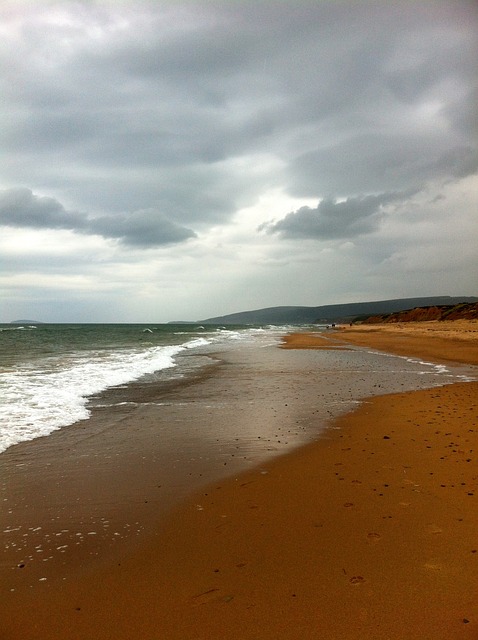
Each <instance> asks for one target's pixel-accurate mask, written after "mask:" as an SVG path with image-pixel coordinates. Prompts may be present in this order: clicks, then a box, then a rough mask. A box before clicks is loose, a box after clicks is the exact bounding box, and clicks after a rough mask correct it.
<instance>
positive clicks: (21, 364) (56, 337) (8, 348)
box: [0, 324, 286, 452]
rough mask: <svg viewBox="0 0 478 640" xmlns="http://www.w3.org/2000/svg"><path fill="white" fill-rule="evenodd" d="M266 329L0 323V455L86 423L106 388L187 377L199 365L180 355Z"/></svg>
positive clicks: (250, 337) (248, 337)
mask: <svg viewBox="0 0 478 640" xmlns="http://www.w3.org/2000/svg"><path fill="white" fill-rule="evenodd" d="M284 329H286V327H284V328H283V330H284ZM265 331H266V329H265V328H262V327H244V326H237V327H236V326H228V327H227V328H226V327H222V326H214V325H205V326H203V325H199V324H191V325H189V324H149V325H142V324H36V325H29V324H25V325H12V324H8V325H7V324H2V325H0V393H1V398H0V452H2V451H5V450H6V449H7V448H8V447H10V446H12V445H14V444H17V443H19V442H23V441H26V440H33V439H34V438H37V437H39V436H46V435H49V434H50V433H52V432H53V431H56V430H57V429H61V428H62V427H65V426H68V425H71V424H74V423H76V422H78V421H81V420H86V419H87V418H88V417H89V416H90V413H91V406H90V405H91V404H92V399H93V398H94V397H97V396H98V394H101V392H104V391H105V390H107V389H110V388H118V389H121V388H124V386H125V385H127V384H128V383H131V382H134V381H137V380H140V379H141V380H142V381H143V382H148V377H149V380H150V381H153V379H154V380H155V379H156V378H157V376H158V374H159V373H161V374H162V376H163V378H165V379H167V378H173V377H175V378H178V377H186V376H188V375H191V369H192V368H197V367H198V366H201V365H200V364H198V359H196V360H194V361H193V360H192V359H187V361H186V360H185V359H184V358H183V359H181V358H180V356H181V354H183V353H188V354H189V355H193V354H197V355H198V356H200V355H201V354H202V353H204V352H205V350H206V349H207V348H209V349H211V348H215V349H221V348H225V347H226V346H227V344H228V343H229V344H231V343H237V342H240V341H249V342H250V341H251V340H254V338H255V337H257V336H258V335H263V334H264V332H265ZM277 331H279V328H277V329H275V332H277ZM269 333H270V335H271V336H272V335H273V333H274V331H273V330H271V329H269ZM201 362H202V363H203V364H204V363H205V360H204V358H203V359H202V360H201ZM117 403H121V397H119V398H118V399H117Z"/></svg>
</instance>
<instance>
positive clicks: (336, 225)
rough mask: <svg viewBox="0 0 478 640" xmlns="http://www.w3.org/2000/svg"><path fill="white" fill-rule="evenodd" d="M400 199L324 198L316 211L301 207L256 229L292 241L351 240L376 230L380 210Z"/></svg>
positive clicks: (391, 196)
mask: <svg viewBox="0 0 478 640" xmlns="http://www.w3.org/2000/svg"><path fill="white" fill-rule="evenodd" d="M407 195H410V194H407ZM403 197H404V194H397V193H388V194H381V195H378V196H364V197H359V198H348V199H347V200H344V201H342V202H336V201H334V200H330V199H325V200H322V202H320V203H319V205H318V206H317V208H316V209H311V208H310V207H301V208H300V209H299V210H298V211H293V212H291V213H288V214H287V215H286V216H285V218H283V219H282V220H279V221H278V222H271V223H266V224H264V225H261V226H260V227H259V230H260V231H267V233H278V234H280V235H281V236H282V237H284V238H291V239H320V240H331V239H344V240H345V239H348V238H354V237H356V236H360V235H364V234H367V233H371V232H372V231H375V230H376V229H377V228H378V227H379V225H380V221H381V219H382V215H383V208H384V207H385V206H386V205H388V204H390V203H393V202H396V201H399V200H402V199H403Z"/></svg>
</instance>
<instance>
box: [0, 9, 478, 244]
mask: <svg viewBox="0 0 478 640" xmlns="http://www.w3.org/2000/svg"><path fill="white" fill-rule="evenodd" d="M19 6H21V3H19ZM51 6H53V7H54V8H55V10H57V12H58V13H59V14H60V17H61V13H62V11H63V12H64V14H65V16H66V18H65V19H64V20H61V19H58V15H56V19H55V20H50V21H48V12H47V11H46V10H45V11H40V10H38V11H37V12H35V10H34V9H32V8H31V7H30V10H29V11H30V12H31V13H30V12H29V11H27V10H26V9H25V11H24V15H25V18H24V19H23V18H22V15H21V13H22V12H21V11H20V10H19V15H20V18H19V19H18V25H19V26H17V27H16V30H14V31H12V34H10V35H9V34H8V33H7V34H6V35H5V37H4V38H3V40H2V41H1V42H0V55H3V57H4V58H5V60H7V61H8V64H7V65H6V68H8V69H9V75H7V77H6V80H4V85H3V89H4V91H3V95H4V97H5V114H4V117H2V126H3V127H4V129H3V134H2V149H3V150H4V151H5V152H6V153H8V160H7V161H6V162H5V167H4V172H3V173H4V176H5V179H6V180H8V183H7V184H8V185H15V184H28V185H29V186H30V187H32V188H33V190H34V191H35V192H37V191H42V192H43V193H46V192H47V191H48V188H49V187H50V188H51V189H54V190H55V193H61V190H62V187H63V186H64V185H68V187H67V188H68V197H69V200H72V201H74V202H75V203H76V206H77V207H78V209H84V210H88V211H93V210H100V211H103V212H105V213H108V214H115V215H119V218H118V220H117V221H116V222H114V221H113V219H111V221H110V222H111V228H114V229H115V230H117V232H118V233H119V230H120V229H122V228H123V229H124V228H125V225H126V222H125V220H124V219H123V218H122V212H123V211H124V210H125V209H127V210H131V211H143V212H144V211H148V210H150V209H151V208H152V207H153V208H154V207H158V206H159V209H160V211H161V212H162V213H163V214H164V215H165V216H166V218H167V220H169V221H170V222H171V223H172V222H173V221H174V222H176V223H177V224H179V225H180V227H182V225H193V226H196V225H198V224H200V225H203V226H210V225H214V224H217V223H222V222H224V223H227V222H228V221H229V220H231V219H232V217H233V216H234V214H235V213H236V211H237V210H238V209H240V208H241V206H249V205H251V204H252V203H253V202H254V201H255V200H257V198H258V197H259V196H260V195H261V193H262V192H263V191H264V189H265V188H266V189H267V188H282V189H283V190H284V191H285V192H286V193H288V194H290V195H292V196H294V197H301V198H302V197H313V198H317V199H320V198H323V197H324V196H325V195H329V196H336V197H339V198H345V197H356V196H359V195H360V194H367V193H383V192H388V191H395V190H397V191H401V190H404V189H409V188H414V187H417V186H420V185H422V184H424V183H425V182H427V181H430V180H447V179H453V178H455V177H460V176H464V175H466V174H467V173H471V172H475V171H476V131H475V129H474V128H473V116H474V114H476V100H475V98H476V96H475V95H474V94H473V87H474V86H475V85H476V71H475V68H476V64H475V63H476V53H477V44H476V28H477V22H478V11H477V10H476V6H475V3H474V2H472V1H471V0H470V1H469V2H468V1H467V0H463V1H462V2H446V1H441V0H436V1H431V2H428V1H427V2H408V1H407V0H404V1H400V2H389V3H384V2H378V1H373V0H370V1H364V2H361V3H355V2H333V3H332V2H323V3H322V2H317V3H310V2H301V1H299V2H294V3H292V2H290V3H288V2H275V1H271V0H269V1H264V2H260V3H249V2H242V1H238V2H230V3H227V2H211V3H206V4H205V3H203V2H189V1H184V2H181V1H180V2H168V1H166V2H163V3H150V2H137V3H128V2H125V3H118V4H116V3H102V2H93V3H92V2H74V3H70V2H65V3H59V4H55V3H51ZM261 154H263V155H264V154H265V155H267V156H268V157H270V158H273V159H274V160H275V161H276V162H275V163H272V165H273V168H272V169H270V170H269V171H268V172H267V171H265V170H264V172H263V173H262V174H260V175H258V174H257V172H256V167H255V163H254V162H253V160H254V158H256V157H260V155H261ZM251 160H252V161H251ZM279 166H280V169H278V167H279ZM142 215H143V216H144V214H142ZM98 224H99V223H98ZM141 224H145V226H146V227H147V226H148V224H147V223H144V221H143V222H142V223H141ZM126 226H127V225H126ZM115 232H116V231H115ZM166 235H168V234H167V233H166ZM172 235H174V234H172ZM153 236H154V234H153Z"/></svg>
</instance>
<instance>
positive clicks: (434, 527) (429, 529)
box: [426, 524, 443, 534]
mask: <svg viewBox="0 0 478 640" xmlns="http://www.w3.org/2000/svg"><path fill="white" fill-rule="evenodd" d="M426 530H427V533H433V534H437V533H443V529H441V528H440V527H439V526H437V525H436V524H428V525H427V527H426Z"/></svg>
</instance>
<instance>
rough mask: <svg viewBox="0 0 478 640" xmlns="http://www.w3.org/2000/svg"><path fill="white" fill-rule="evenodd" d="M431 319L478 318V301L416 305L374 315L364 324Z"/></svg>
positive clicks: (364, 321)
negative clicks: (403, 309) (425, 305)
mask: <svg viewBox="0 0 478 640" xmlns="http://www.w3.org/2000/svg"><path fill="white" fill-rule="evenodd" d="M430 320H439V321H442V320H478V303H477V302H468V303H466V302H462V303H460V304H446V305H434V306H429V307H415V308H414V309H408V310H405V311H397V312H395V313H389V314H386V315H376V316H372V317H370V318H367V319H365V320H363V322H362V324H376V323H389V324H391V323H397V322H427V321H428V322H429V321H430Z"/></svg>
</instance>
